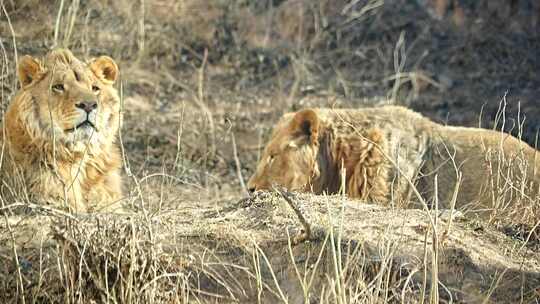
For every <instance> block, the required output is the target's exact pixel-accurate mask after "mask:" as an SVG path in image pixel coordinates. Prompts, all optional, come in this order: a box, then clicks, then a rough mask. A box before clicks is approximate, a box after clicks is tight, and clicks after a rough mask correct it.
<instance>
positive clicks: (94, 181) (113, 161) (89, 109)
mask: <svg viewBox="0 0 540 304" xmlns="http://www.w3.org/2000/svg"><path fill="white" fill-rule="evenodd" d="M18 72H19V80H20V83H21V89H20V90H19V92H18V93H17V94H16V95H15V97H14V98H13V100H12V101H11V103H10V105H9V107H8V109H7V112H6V114H5V117H4V120H3V129H2V130H1V132H0V133H1V137H0V140H1V142H0V144H1V145H0V146H1V147H2V150H1V151H2V154H1V155H2V159H0V160H1V162H0V166H1V167H0V181H1V192H0V193H1V198H2V204H4V205H5V204H9V203H11V202H13V201H14V200H19V201H26V200H28V199H29V200H31V201H34V202H38V203H43V204H52V205H55V206H62V207H67V208H69V209H70V210H73V211H78V212H85V211H90V210H95V209H102V208H103V207H105V206H108V205H109V204H111V203H114V202H115V201H117V200H119V199H120V198H121V196H122V190H121V177H120V170H119V169H120V166H121V157H120V154H119V150H118V148H117V145H116V144H115V138H116V134H117V131H118V127H119V124H120V103H119V97H118V94H117V91H116V90H115V89H114V88H113V84H114V82H115V80H116V78H117V75H118V68H117V66H116V64H115V62H114V61H113V60H112V59H111V58H109V57H106V56H102V57H99V58H97V59H94V60H92V61H90V62H88V63H83V62H81V61H80V60H78V59H77V58H75V57H74V56H73V54H72V53H71V52H70V51H68V50H61V49H60V50H54V51H52V52H50V53H49V54H47V55H46V56H45V58H44V59H43V60H42V61H40V60H37V59H35V58H32V57H30V56H25V57H23V58H21V60H20V61H19V67H18Z"/></svg>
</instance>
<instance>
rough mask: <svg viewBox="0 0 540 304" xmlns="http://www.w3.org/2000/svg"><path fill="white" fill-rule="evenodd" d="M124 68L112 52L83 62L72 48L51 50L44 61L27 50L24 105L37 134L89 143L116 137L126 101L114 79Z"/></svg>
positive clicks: (22, 66)
mask: <svg viewBox="0 0 540 304" xmlns="http://www.w3.org/2000/svg"><path fill="white" fill-rule="evenodd" d="M117 75H118V68H117V66H116V64H115V63H114V61H113V60H112V59H111V58H109V57H105V56H102V57H99V58H97V59H95V60H93V61H91V62H89V63H83V62H81V61H79V60H78V59H77V58H75V57H74V56H73V55H72V54H71V52H69V51H67V50H55V51H52V52H51V53H49V54H48V55H47V56H46V57H45V60H44V62H43V63H41V62H39V61H38V60H36V59H34V58H32V57H30V56H25V57H23V58H22V59H21V61H20V63H19V79H20V82H21V86H22V91H23V92H22V93H21V94H23V96H22V97H21V100H22V101H21V104H19V105H18V107H19V109H18V111H20V112H25V111H27V113H26V114H25V115H24V118H23V119H25V120H26V121H25V123H26V125H27V127H28V128H30V129H31V133H33V136H35V137H39V139H41V140H45V141H51V140H53V139H54V142H55V143H62V144H65V145H67V146H69V147H71V148H72V149H75V150H80V149H84V148H85V147H87V146H88V145H98V144H100V143H105V142H108V141H112V140H113V138H114V135H115V133H116V131H117V130H118V125H119V119H120V113H119V110H120V104H119V98H118V95H117V93H116V90H115V89H114V88H113V86H112V85H113V83H114V81H115V80H116V77H117Z"/></svg>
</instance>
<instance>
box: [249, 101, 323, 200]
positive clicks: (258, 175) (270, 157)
mask: <svg viewBox="0 0 540 304" xmlns="http://www.w3.org/2000/svg"><path fill="white" fill-rule="evenodd" d="M319 128H320V121H319V118H318V116H317V114H316V113H315V111H314V110H311V109H306V110H302V111H300V112H297V113H295V114H287V115H285V116H284V117H283V118H282V119H281V121H280V122H279V123H278V125H277V126H276V128H275V129H274V131H273V133H272V136H271V139H270V141H269V142H268V144H267V145H266V147H265V149H264V152H263V154H262V157H261V160H260V162H259V165H258V166H257V170H256V171H255V173H254V174H253V176H252V177H251V178H250V179H249V182H248V188H249V190H250V191H255V190H265V189H271V188H272V186H274V185H276V186H282V187H285V188H287V189H290V190H308V188H309V187H310V184H311V181H312V180H313V178H315V177H317V176H318V175H319V169H318V164H317V154H318V150H319V140H318V137H319Z"/></svg>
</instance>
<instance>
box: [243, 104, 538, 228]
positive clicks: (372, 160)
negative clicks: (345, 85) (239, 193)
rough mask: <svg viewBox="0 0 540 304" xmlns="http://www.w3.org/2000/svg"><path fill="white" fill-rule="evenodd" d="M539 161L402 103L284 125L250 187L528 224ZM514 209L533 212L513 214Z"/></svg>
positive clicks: (521, 145) (512, 144)
mask: <svg viewBox="0 0 540 304" xmlns="http://www.w3.org/2000/svg"><path fill="white" fill-rule="evenodd" d="M536 154H537V150H536V149H534V148H531V147H530V146H529V145H528V144H526V143H525V142H523V141H521V140H519V139H517V138H515V137H513V136H511V135H509V134H506V133H502V132H497V131H493V130H487V129H481V128H467V127H453V126H445V125H440V124H437V123H435V122H433V121H431V120H430V119H428V118H426V117H424V116H422V115H420V114H418V113H416V112H414V111H412V110H409V109H406V108H404V107H400V106H382V107H374V108H363V109H304V110H301V111H298V112H296V113H287V114H285V115H283V117H282V118H281V119H280V120H279V122H278V123H277V125H276V126H275V128H274V130H273V132H272V135H271V138H270V140H269V142H268V143H267V145H266V147H265V148H264V151H263V154H262V156H261V159H260V162H259V164H258V166H257V168H256V170H255V173H254V174H253V175H252V176H251V178H250V179H249V181H248V189H249V191H251V192H253V191H256V190H265V189H272V188H273V187H274V186H281V187H285V188H287V189H289V190H296V191H309V192H313V193H315V194H323V193H326V194H337V193H344V194H346V195H347V196H349V197H351V198H358V199H362V200H366V201H370V202H376V203H381V204H394V205H399V206H404V205H406V204H408V203H409V202H411V201H413V202H414V201H416V202H417V203H422V205H423V206H426V205H427V207H434V206H435V204H436V206H437V207H439V208H450V207H452V206H455V207H456V208H460V209H461V210H463V211H464V212H470V213H474V214H477V215H479V216H481V217H486V216H489V218H493V216H496V215H501V214H502V212H503V211H506V212H512V213H513V215H515V216H523V217H525V216H530V214H531V213H530V212H529V211H534V210H537V209H538V206H539V204H538V202H539V195H538V193H539V185H540V178H539V174H540V173H539V170H540V160H539V159H538V158H537V157H536ZM455 194H457V195H455ZM518 202H521V203H523V204H522V206H526V207H527V208H528V209H527V210H526V209H519V208H508V207H511V206H512V205H513V204H515V203H518ZM514 207H515V206H514ZM533 209H534V210H533Z"/></svg>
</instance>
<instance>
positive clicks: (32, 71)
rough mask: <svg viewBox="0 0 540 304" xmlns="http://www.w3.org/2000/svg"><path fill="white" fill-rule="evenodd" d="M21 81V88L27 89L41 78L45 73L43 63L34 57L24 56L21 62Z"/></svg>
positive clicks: (19, 70)
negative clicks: (43, 72)
mask: <svg viewBox="0 0 540 304" xmlns="http://www.w3.org/2000/svg"><path fill="white" fill-rule="evenodd" d="M17 69H18V73H19V81H20V82H21V87H23V88H24V87H26V86H28V85H29V84H31V83H32V81H34V80H36V79H38V78H39V75H40V74H41V73H42V71H43V67H42V66H41V63H40V62H39V61H38V60H37V59H34V58H33V57H32V56H28V55H26V56H24V57H22V58H21V59H20V60H19V67H18V68H17Z"/></svg>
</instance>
